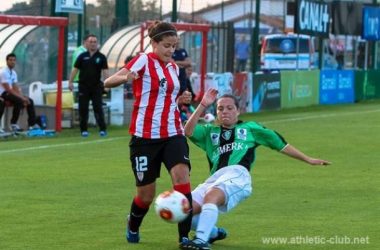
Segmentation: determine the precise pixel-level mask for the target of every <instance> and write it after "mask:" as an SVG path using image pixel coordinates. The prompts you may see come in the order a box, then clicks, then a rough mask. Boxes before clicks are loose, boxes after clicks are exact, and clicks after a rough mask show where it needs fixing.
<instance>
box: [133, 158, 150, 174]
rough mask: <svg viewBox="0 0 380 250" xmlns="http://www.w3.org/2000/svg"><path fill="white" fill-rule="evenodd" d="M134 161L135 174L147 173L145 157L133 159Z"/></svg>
mask: <svg viewBox="0 0 380 250" xmlns="http://www.w3.org/2000/svg"><path fill="white" fill-rule="evenodd" d="M135 160H136V171H137V172H144V171H147V170H148V168H147V166H148V157H146V156H139V157H136V158H135Z"/></svg>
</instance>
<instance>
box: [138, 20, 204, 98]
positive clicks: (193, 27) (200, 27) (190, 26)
mask: <svg viewBox="0 0 380 250" xmlns="http://www.w3.org/2000/svg"><path fill="white" fill-rule="evenodd" d="M152 23H153V22H152V21H146V22H145V23H142V24H141V33H140V41H141V42H140V51H141V52H144V31H145V29H147V28H148V27H149V25H151V24H152ZM171 24H173V26H174V27H175V28H176V29H177V30H183V31H199V32H202V59H201V77H200V78H201V93H200V96H201V97H202V96H203V94H204V91H205V84H204V83H205V76H206V65H207V34H208V32H209V30H210V27H211V26H210V25H207V24H194V23H171Z"/></svg>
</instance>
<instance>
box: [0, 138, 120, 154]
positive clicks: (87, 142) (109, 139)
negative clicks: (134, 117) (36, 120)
mask: <svg viewBox="0 0 380 250" xmlns="http://www.w3.org/2000/svg"><path fill="white" fill-rule="evenodd" d="M126 138H127V137H124V136H123V137H115V138H108V139H102V140H94V141H86V142H75V143H65V144H55V145H46V146H39V147H31V148H18V149H10V150H2V151H0V154H4V153H14V152H20V151H31V150H38V149H47V148H57V147H68V146H77V145H85V144H93V143H98V142H108V141H114V140H120V139H126Z"/></svg>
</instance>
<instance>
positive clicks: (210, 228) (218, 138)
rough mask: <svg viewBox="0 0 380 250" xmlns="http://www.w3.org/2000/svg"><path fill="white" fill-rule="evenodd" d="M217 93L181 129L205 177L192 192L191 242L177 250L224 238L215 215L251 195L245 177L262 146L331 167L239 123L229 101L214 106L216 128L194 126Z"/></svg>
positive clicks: (204, 100)
mask: <svg viewBox="0 0 380 250" xmlns="http://www.w3.org/2000/svg"><path fill="white" fill-rule="evenodd" d="M217 95H218V90H216V89H209V90H208V91H207V92H206V93H205V95H204V96H203V98H202V101H201V103H200V105H199V106H198V107H197V109H196V110H195V112H194V113H193V114H192V115H191V116H190V118H189V120H188V121H187V123H186V125H185V134H186V136H187V137H189V139H190V140H191V141H192V142H193V143H194V144H196V145H197V146H198V147H200V148H202V149H203V150H204V151H206V155H207V158H208V160H209V162H210V169H211V172H210V175H211V176H210V177H209V178H208V179H207V180H206V181H205V182H204V183H203V184H201V185H199V186H198V187H197V188H196V189H195V190H194V191H193V192H192V195H193V222H192V229H193V230H195V231H196V235H195V238H194V239H193V240H191V241H188V242H186V243H182V244H181V246H180V247H181V249H203V250H207V249H210V243H213V242H214V241H216V240H222V239H224V238H226V237H227V231H226V230H224V229H222V228H218V227H216V226H215V225H216V222H217V220H218V213H226V212H228V211H230V210H231V209H232V208H234V207H235V206H236V205H237V204H239V203H240V202H242V201H243V200H244V199H246V198H247V197H248V196H250V195H251V193H252V185H251V175H250V173H249V171H250V170H251V168H252V165H253V163H254V161H255V158H256V157H255V149H256V148H257V147H258V146H260V145H264V146H266V147H269V148H271V149H274V150H277V151H279V152H281V153H283V154H285V155H288V156H290V157H293V158H295V159H299V160H301V161H304V162H306V163H309V164H312V165H330V162H328V161H325V160H320V159H315V158H311V157H309V156H307V155H306V154H304V153H302V152H301V151H299V150H297V149H296V148H295V147H293V146H292V145H290V144H288V143H287V142H286V141H285V140H284V138H283V137H282V136H281V135H279V134H278V133H277V132H275V131H273V130H270V129H267V128H265V127H263V126H261V125H259V124H258V123H256V122H253V121H249V122H242V121H240V120H238V115H239V103H238V101H237V99H236V98H235V97H234V96H232V95H228V94H227V95H222V96H221V97H220V98H219V99H218V101H217V120H218V122H219V125H212V124H206V125H199V124H197V123H198V119H199V117H200V116H201V114H202V113H203V112H204V111H205V109H206V108H207V107H208V106H210V105H211V104H213V103H214V101H215V100H216V97H217Z"/></svg>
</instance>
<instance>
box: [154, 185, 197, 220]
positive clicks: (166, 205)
mask: <svg viewBox="0 0 380 250" xmlns="http://www.w3.org/2000/svg"><path fill="white" fill-rule="evenodd" d="M154 205H155V209H156V213H157V215H158V216H159V217H160V218H161V219H163V220H164V221H166V222H169V223H179V222H182V221H183V220H185V219H186V217H187V216H188V215H189V213H190V203H189V200H188V199H187V198H186V196H184V195H183V194H181V193H180V192H177V191H175V190H171V191H165V192H163V193H161V194H159V195H158V196H157V198H156V200H155V202H154Z"/></svg>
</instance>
